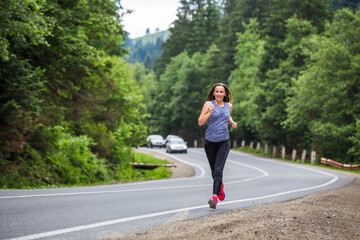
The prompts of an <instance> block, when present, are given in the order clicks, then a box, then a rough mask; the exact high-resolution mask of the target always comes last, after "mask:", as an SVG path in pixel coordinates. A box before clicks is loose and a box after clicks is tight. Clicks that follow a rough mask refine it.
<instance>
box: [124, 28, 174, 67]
mask: <svg viewBox="0 0 360 240" xmlns="http://www.w3.org/2000/svg"><path fill="white" fill-rule="evenodd" d="M169 37H170V32H169V31H167V30H166V31H161V32H156V33H152V34H147V35H144V36H142V37H137V38H133V39H131V38H129V39H127V40H126V41H125V42H124V46H125V48H126V49H128V51H129V55H128V56H126V58H125V60H126V61H128V62H130V63H135V62H141V63H144V65H145V67H146V68H148V69H154V67H155V61H156V59H158V58H159V57H160V55H161V46H162V44H163V43H164V42H165V41H166V40H167V39H168V38H169Z"/></svg>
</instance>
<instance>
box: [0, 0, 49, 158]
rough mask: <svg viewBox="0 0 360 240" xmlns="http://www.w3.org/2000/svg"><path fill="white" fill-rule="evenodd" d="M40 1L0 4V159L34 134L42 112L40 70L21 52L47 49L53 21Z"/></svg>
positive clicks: (16, 152) (15, 152)
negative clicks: (41, 46) (41, 48)
mask: <svg viewBox="0 0 360 240" xmlns="http://www.w3.org/2000/svg"><path fill="white" fill-rule="evenodd" d="M44 5H45V4H44V2H43V1H36V0H34V1H26V2H23V1H15V0H14V1H9V0H6V1H1V3H0V62H1V65H0V84H1V91H0V116H1V117H0V146H1V147H0V151H1V155H0V158H1V159H16V155H17V154H18V153H19V151H20V149H21V148H22V146H23V145H24V144H26V143H27V141H28V140H29V138H30V136H31V134H32V133H33V131H34V129H35V126H36V123H37V122H38V118H39V115H40V112H41V102H42V99H41V98H40V93H41V92H42V91H43V88H44V80H43V71H42V69H41V68H39V67H36V66H33V65H32V64H31V63H32V62H31V59H29V58H28V56H27V55H26V54H24V52H27V51H28V50H29V49H31V47H32V46H36V45H44V46H48V42H47V40H46V37H47V36H49V35H50V34H51V30H52V27H53V23H54V21H53V19H51V18H50V17H47V16H45V15H44V12H43V11H44Z"/></svg>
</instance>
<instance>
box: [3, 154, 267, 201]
mask: <svg viewBox="0 0 360 240" xmlns="http://www.w3.org/2000/svg"><path fill="white" fill-rule="evenodd" d="M174 158H175V159H176V160H178V161H182V162H184V163H186V162H185V161H183V160H181V159H177V158H176V157H174ZM228 161H229V162H231V163H234V164H237V165H242V166H244V167H248V168H252V169H255V170H257V171H259V172H261V173H262V174H263V175H260V176H256V177H251V178H245V179H241V180H238V181H232V182H227V184H234V183H240V182H248V181H252V180H255V179H259V178H262V177H266V176H268V175H269V174H268V173H267V172H266V171H264V170H262V169H260V168H257V167H254V166H251V165H248V164H244V163H239V162H235V161H232V160H228ZM192 164H193V163H192ZM193 165H194V166H196V167H198V168H199V169H200V170H201V174H200V176H199V177H203V176H204V175H205V170H204V169H203V168H202V167H200V166H198V165H196V164H193ZM174 180H176V179H174ZM210 185H212V183H209V184H197V185H183V186H176V187H158V188H135V189H125V190H124V189H123V190H106V191H91V192H89V191H88V192H67V193H48V194H32V195H19V196H16V195H12V196H2V197H0V199H13V198H30V197H55V196H73V195H88V194H104V193H121V192H136V191H154V190H169V189H181V188H193V187H205V186H210Z"/></svg>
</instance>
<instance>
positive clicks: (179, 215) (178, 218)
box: [164, 211, 189, 224]
mask: <svg viewBox="0 0 360 240" xmlns="http://www.w3.org/2000/svg"><path fill="white" fill-rule="evenodd" d="M188 213H189V211H184V212H179V213H177V214H175V215H174V216H173V217H172V218H170V219H169V220H168V221H167V222H166V223H164V224H168V223H172V222H180V221H182V220H184V219H185V218H186V216H187V215H188Z"/></svg>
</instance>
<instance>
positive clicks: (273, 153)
mask: <svg viewBox="0 0 360 240" xmlns="http://www.w3.org/2000/svg"><path fill="white" fill-rule="evenodd" d="M272 155H273V157H275V155H276V146H273V152H272Z"/></svg>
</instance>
